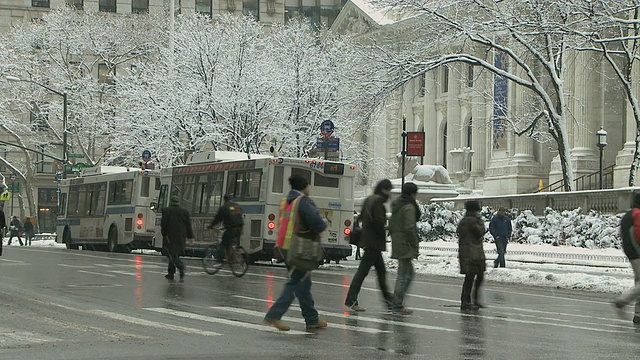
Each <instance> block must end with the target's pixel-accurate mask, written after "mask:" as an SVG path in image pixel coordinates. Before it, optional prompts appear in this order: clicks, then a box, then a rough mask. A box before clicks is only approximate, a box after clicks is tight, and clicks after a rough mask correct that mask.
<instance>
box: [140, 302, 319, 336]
mask: <svg viewBox="0 0 640 360" xmlns="http://www.w3.org/2000/svg"><path fill="white" fill-rule="evenodd" d="M144 310H148V311H154V312H158V313H161V314H169V315H173V316H179V317H183V318H187V319H193V320H200V321H206V322H211V323H218V324H224V325H231V326H238V327H242V328H245V329H252V330H261V331H268V332H275V333H282V334H287V335H308V334H313V333H309V332H305V331H296V330H290V331H280V330H278V329H276V328H273V327H271V326H267V325H258V324H251V323H245V322H241V321H235V320H228V319H222V318H217V317H212V316H205V315H199V314H194V313H189V312H184V311H177V310H171V309H165V308H145V309H144Z"/></svg>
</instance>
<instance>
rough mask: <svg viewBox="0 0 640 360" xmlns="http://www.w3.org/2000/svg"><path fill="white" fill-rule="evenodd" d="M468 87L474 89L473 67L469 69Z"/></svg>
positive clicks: (470, 66)
mask: <svg viewBox="0 0 640 360" xmlns="http://www.w3.org/2000/svg"><path fill="white" fill-rule="evenodd" d="M467 87H473V65H469V66H468V67H467Z"/></svg>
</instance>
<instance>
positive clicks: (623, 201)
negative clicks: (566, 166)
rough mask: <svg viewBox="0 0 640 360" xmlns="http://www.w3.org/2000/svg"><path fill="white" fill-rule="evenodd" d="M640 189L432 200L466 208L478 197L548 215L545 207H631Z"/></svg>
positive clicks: (491, 203) (620, 209) (607, 210)
mask: <svg viewBox="0 0 640 360" xmlns="http://www.w3.org/2000/svg"><path fill="white" fill-rule="evenodd" d="M636 193H640V187H627V188H618V189H606V190H585V191H572V192H547V193H544V192H543V193H534V194H515V195H501V196H473V195H472V196H465V197H462V196H459V197H455V198H436V199H431V201H432V202H453V203H454V204H455V208H456V209H463V208H464V202H465V201H468V200H478V201H480V202H481V204H482V205H483V206H489V207H491V208H492V209H497V208H498V207H500V206H504V207H506V208H508V209H512V208H516V209H518V210H531V211H532V212H533V213H534V214H535V215H538V216H542V215H544V209H545V208H547V207H549V208H552V209H554V210H560V211H562V210H573V209H577V208H581V209H582V210H583V211H584V212H589V211H591V210H596V211H599V212H601V213H605V214H617V213H621V212H624V211H626V210H628V209H629V208H630V207H631V206H632V204H633V196H634V194H636Z"/></svg>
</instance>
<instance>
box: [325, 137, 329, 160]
mask: <svg viewBox="0 0 640 360" xmlns="http://www.w3.org/2000/svg"><path fill="white" fill-rule="evenodd" d="M328 158H329V138H328V137H326V136H325V137H324V159H325V160H327V159H328Z"/></svg>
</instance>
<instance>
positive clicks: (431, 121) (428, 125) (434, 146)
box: [422, 71, 442, 165]
mask: <svg viewBox="0 0 640 360" xmlns="http://www.w3.org/2000/svg"><path fill="white" fill-rule="evenodd" d="M435 74H436V72H433V71H431V72H428V73H427V74H426V76H425V95H424V103H425V106H424V108H423V111H424V114H423V117H422V118H423V119H424V128H425V134H424V136H425V139H424V141H425V149H426V154H424V163H425V164H431V165H435V164H438V146H439V145H438V144H439V143H440V141H439V137H440V136H441V135H440V128H439V126H438V124H439V123H440V122H439V120H440V119H441V118H442V114H441V113H440V112H438V110H436V96H435V94H436V92H435V91H434V87H435V84H436V81H435Z"/></svg>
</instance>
